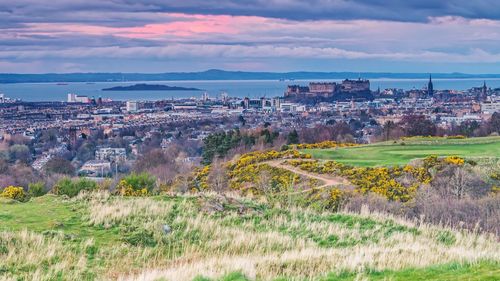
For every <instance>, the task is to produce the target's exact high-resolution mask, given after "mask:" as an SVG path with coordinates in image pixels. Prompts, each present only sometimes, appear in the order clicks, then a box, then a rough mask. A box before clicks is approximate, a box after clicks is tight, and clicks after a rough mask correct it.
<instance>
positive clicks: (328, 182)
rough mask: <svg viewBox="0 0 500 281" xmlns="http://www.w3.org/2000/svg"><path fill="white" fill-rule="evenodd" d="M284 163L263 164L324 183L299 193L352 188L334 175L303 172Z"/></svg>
mask: <svg viewBox="0 0 500 281" xmlns="http://www.w3.org/2000/svg"><path fill="white" fill-rule="evenodd" d="M283 162H284V160H283V159H281V160H272V161H267V162H263V164H267V165H269V166H272V167H276V168H280V169H285V170H288V171H290V172H292V173H295V174H298V175H301V176H304V177H307V178H313V179H317V180H319V181H321V182H323V184H322V185H320V186H316V187H313V188H309V189H305V190H301V191H300V192H298V193H305V192H308V191H311V190H314V189H323V188H325V187H328V186H350V183H349V181H347V180H346V179H344V178H342V177H335V176H332V175H324V174H316V173H311V172H307V171H304V170H301V169H299V168H297V167H294V166H290V165H286V164H284V163H283Z"/></svg>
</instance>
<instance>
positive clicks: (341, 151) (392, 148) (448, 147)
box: [302, 137, 500, 166]
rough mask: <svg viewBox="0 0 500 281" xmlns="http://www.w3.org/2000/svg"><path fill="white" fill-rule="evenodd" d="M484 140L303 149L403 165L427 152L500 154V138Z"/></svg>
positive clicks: (349, 160) (319, 155) (345, 159)
mask: <svg viewBox="0 0 500 281" xmlns="http://www.w3.org/2000/svg"><path fill="white" fill-rule="evenodd" d="M487 140H488V142H484V141H483V142H480V141H478V140H477V139H471V140H449V141H448V142H446V141H440V142H438V143H436V144H426V143H425V142H424V143H418V142H417V141H414V142H412V141H409V142H408V141H406V142H405V144H404V145H401V144H400V143H397V144H388V143H382V144H374V145H365V146H358V147H347V148H337V149H304V150H302V152H305V153H309V154H311V155H312V156H313V158H315V159H325V160H335V161H338V162H341V163H345V164H350V165H355V166H393V165H404V164H407V163H408V162H410V161H411V160H412V159H416V158H425V157H426V156H429V155H437V156H450V155H457V156H461V157H465V158H468V159H474V158H482V157H493V158H500V138H498V137H497V138H488V139H487Z"/></svg>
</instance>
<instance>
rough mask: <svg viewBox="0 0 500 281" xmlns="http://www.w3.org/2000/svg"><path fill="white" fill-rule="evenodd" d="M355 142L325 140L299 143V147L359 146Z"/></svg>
mask: <svg viewBox="0 0 500 281" xmlns="http://www.w3.org/2000/svg"><path fill="white" fill-rule="evenodd" d="M357 145H358V144H355V143H338V142H335V141H324V142H319V143H302V144H297V145H296V147H297V149H325V148H336V147H350V146H357Z"/></svg>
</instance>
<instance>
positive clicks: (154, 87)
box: [102, 84, 203, 92]
mask: <svg viewBox="0 0 500 281" xmlns="http://www.w3.org/2000/svg"><path fill="white" fill-rule="evenodd" d="M102 91H115V92H118V91H203V90H202V89H198V88H186V87H178V86H167V85H158V84H135V85H130V86H116V87H111V88H104V89H102Z"/></svg>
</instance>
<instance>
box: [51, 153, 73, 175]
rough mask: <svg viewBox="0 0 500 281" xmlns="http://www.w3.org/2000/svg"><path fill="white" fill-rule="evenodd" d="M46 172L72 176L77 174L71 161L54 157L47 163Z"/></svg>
mask: <svg viewBox="0 0 500 281" xmlns="http://www.w3.org/2000/svg"><path fill="white" fill-rule="evenodd" d="M45 172H46V173H47V174H63V175H68V176H72V175H74V174H75V167H73V165H71V162H70V161H68V160H66V159H63V158H59V157H56V158H52V159H50V160H49V161H48V162H47V164H45Z"/></svg>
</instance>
